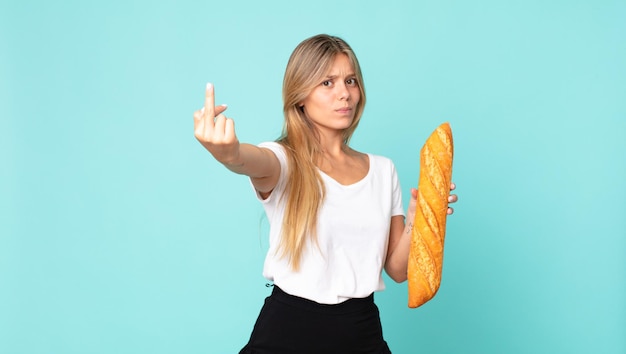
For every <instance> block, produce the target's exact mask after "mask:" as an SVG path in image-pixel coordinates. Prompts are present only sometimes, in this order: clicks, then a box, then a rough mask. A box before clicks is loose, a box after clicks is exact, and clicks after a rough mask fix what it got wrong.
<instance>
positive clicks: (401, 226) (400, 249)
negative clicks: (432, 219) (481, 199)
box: [385, 183, 459, 283]
mask: <svg viewBox="0 0 626 354" xmlns="http://www.w3.org/2000/svg"><path fill="white" fill-rule="evenodd" d="M455 188H456V185H455V184H454V183H452V184H450V190H454V189H455ZM457 200H459V198H458V196H457V195H456V194H451V195H450V196H448V202H450V203H455V202H456V201H457ZM416 205H417V189H415V188H411V201H410V202H409V208H408V209H407V212H406V220H408V223H407V224H406V225H405V223H404V220H405V219H404V217H403V216H402V215H396V216H393V217H391V227H390V228H389V246H388V248H387V260H386V261H385V271H386V272H387V274H388V275H389V277H390V278H391V279H393V280H394V281H396V282H398V283H402V282H403V281H405V280H406V279H407V264H408V261H409V249H410V248H411V232H412V230H413V219H414V218H415V206H416ZM452 213H454V209H452V208H451V207H448V215H452Z"/></svg>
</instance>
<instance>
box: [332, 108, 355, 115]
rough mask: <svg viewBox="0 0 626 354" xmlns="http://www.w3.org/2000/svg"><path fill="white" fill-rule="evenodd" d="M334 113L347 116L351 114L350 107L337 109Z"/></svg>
mask: <svg viewBox="0 0 626 354" xmlns="http://www.w3.org/2000/svg"><path fill="white" fill-rule="evenodd" d="M335 112H337V113H340V114H348V113H350V112H352V107H341V108H339V109H336V110H335Z"/></svg>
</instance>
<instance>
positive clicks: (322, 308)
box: [271, 285, 374, 315]
mask: <svg viewBox="0 0 626 354" xmlns="http://www.w3.org/2000/svg"><path fill="white" fill-rule="evenodd" d="M271 298H272V299H275V300H277V301H280V302H283V303H286V304H288V305H291V306H295V307H298V308H300V309H304V310H309V311H315V312H323V313H328V314H338V315H340V314H346V313H352V312H359V311H364V310H368V309H370V308H371V306H372V305H373V304H374V294H373V293H372V294H370V295H369V296H367V297H364V298H352V299H348V300H346V301H344V302H341V303H338V304H320V303H318V302H315V301H312V300H309V299H305V298H302V297H299V296H295V295H290V294H287V293H286V292H284V291H283V290H282V289H281V288H279V287H278V286H276V285H274V289H273V290H272V295H271Z"/></svg>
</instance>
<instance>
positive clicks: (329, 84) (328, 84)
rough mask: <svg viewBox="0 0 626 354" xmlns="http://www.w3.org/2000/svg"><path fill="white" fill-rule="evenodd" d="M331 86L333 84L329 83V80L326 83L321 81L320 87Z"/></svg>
mask: <svg viewBox="0 0 626 354" xmlns="http://www.w3.org/2000/svg"><path fill="white" fill-rule="evenodd" d="M332 84H333V82H332V81H330V80H326V81H323V82H322V86H327V87H330V86H332Z"/></svg>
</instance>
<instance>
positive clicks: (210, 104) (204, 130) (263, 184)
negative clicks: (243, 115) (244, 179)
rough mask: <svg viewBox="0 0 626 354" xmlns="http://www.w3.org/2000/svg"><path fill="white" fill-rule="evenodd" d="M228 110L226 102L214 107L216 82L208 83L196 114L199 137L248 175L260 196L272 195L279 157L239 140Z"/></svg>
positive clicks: (228, 164)
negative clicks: (228, 116) (202, 103)
mask: <svg viewBox="0 0 626 354" xmlns="http://www.w3.org/2000/svg"><path fill="white" fill-rule="evenodd" d="M225 110H226V106H224V105H222V106H217V107H215V92H214V88H213V85H212V84H207V87H206V94H205V100H204V107H203V108H202V109H200V110H198V111H195V112H194V114H193V122H194V135H195V136H196V139H198V141H199V142H200V144H202V146H204V148H205V149H207V150H208V151H209V152H210V153H211V155H213V157H214V158H215V159H216V160H217V161H219V162H220V163H222V164H223V165H224V166H226V168H228V169H229V170H231V171H233V172H235V173H238V174H243V175H246V176H249V177H250V179H251V181H252V185H254V187H255V188H256V189H257V190H258V191H259V192H260V193H261V195H269V193H270V192H271V191H272V190H273V189H274V187H275V186H276V184H277V183H278V177H279V176H280V163H279V162H278V158H277V157H276V155H274V153H273V152H272V151H271V150H269V149H265V148H260V147H258V146H255V145H251V144H242V143H239V140H238V139H237V136H236V135H235V123H234V122H233V120H232V119H230V118H227V117H226V116H224V115H223V114H222V113H223V112H224V111H225Z"/></svg>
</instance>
